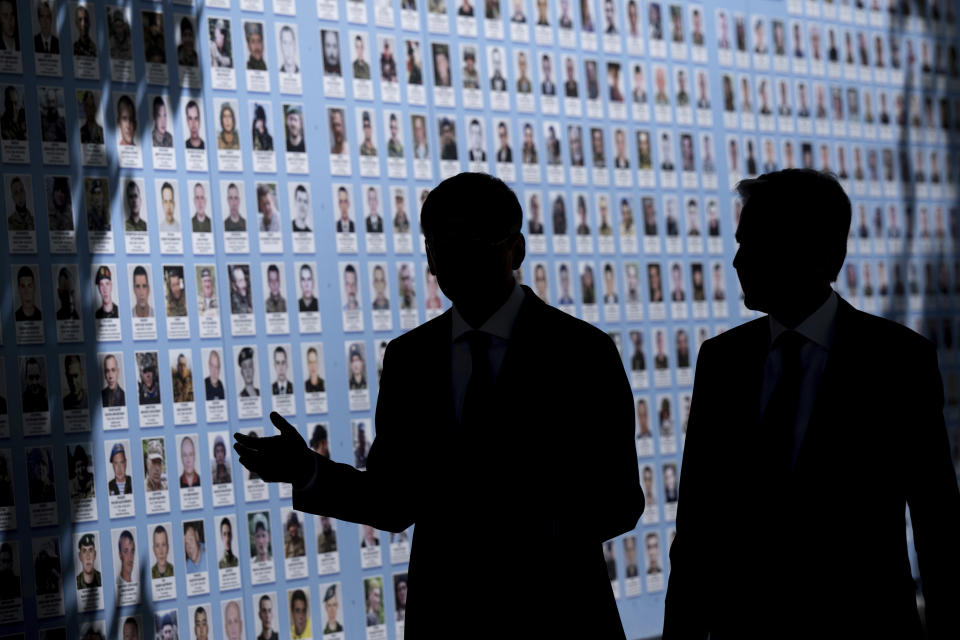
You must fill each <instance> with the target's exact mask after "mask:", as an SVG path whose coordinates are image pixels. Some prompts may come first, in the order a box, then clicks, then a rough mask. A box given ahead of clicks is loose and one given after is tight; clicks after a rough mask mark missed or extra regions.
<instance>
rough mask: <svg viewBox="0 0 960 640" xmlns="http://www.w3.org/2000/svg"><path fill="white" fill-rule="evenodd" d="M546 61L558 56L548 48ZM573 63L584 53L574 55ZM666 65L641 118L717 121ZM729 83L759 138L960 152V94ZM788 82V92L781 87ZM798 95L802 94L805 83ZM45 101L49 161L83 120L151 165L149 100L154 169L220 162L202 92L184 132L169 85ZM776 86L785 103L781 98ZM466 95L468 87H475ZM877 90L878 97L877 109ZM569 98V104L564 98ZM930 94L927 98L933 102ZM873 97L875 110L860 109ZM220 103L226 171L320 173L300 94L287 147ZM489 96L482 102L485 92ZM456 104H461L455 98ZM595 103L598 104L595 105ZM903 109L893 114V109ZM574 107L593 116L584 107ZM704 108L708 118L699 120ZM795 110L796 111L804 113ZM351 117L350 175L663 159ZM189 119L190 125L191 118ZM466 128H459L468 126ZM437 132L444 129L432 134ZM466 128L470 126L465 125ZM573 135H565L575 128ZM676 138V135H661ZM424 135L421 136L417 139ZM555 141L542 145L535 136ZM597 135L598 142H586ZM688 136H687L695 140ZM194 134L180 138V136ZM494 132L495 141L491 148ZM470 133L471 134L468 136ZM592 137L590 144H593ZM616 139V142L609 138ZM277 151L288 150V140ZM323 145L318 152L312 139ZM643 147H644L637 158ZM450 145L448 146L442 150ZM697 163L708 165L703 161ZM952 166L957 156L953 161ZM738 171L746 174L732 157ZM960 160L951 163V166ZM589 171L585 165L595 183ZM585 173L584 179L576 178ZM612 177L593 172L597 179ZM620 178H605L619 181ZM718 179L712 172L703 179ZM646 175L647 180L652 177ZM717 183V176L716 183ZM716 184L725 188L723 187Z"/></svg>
mask: <svg viewBox="0 0 960 640" xmlns="http://www.w3.org/2000/svg"><path fill="white" fill-rule="evenodd" d="M544 60H545V62H544V64H547V59H546V58H544ZM569 60H570V61H571V64H572V58H571V59H569ZM665 73H666V72H665V70H664V68H663V67H657V68H655V74H656V76H655V77H656V85H657V91H656V93H655V94H654V96H653V102H654V106H653V108H652V111H651V106H650V102H651V100H650V99H649V98H648V94H647V91H646V89H644V90H643V92H642V93H639V94H638V93H637V92H636V91H635V92H634V93H633V94H632V99H633V104H632V110H631V111H630V113H629V116H630V117H631V118H632V120H633V121H635V122H637V123H642V122H649V121H650V120H651V118H650V114H651V112H652V113H653V114H654V116H655V117H654V120H655V121H656V122H657V123H660V124H670V123H674V122H675V123H677V124H680V125H687V126H690V125H693V123H694V120H696V123H697V124H698V125H700V126H703V127H713V125H714V114H713V111H712V110H711V107H710V105H711V99H710V96H709V91H710V90H709V88H708V82H709V81H708V80H707V78H708V75H707V73H706V71H705V70H698V72H697V78H698V80H697V83H698V89H697V92H696V95H698V96H700V97H699V98H697V99H696V102H694V101H693V96H691V95H690V94H689V93H688V92H687V89H686V83H687V80H686V77H687V75H686V71H685V70H684V69H677V70H676V82H677V83H678V85H679V88H677V91H676V93H675V94H674V93H670V94H668V93H665V91H666V90H667V89H666V87H665V83H666V79H665V75H664V74H665ZM633 74H634V78H635V80H636V79H638V78H639V79H641V81H642V77H643V75H644V67H643V65H642V64H640V63H637V64H634V67H633ZM721 81H722V85H723V100H722V105H723V110H722V120H723V127H724V129H725V130H737V129H740V130H743V131H759V132H760V133H761V134H765V135H772V134H774V133H783V134H793V133H796V134H800V135H806V136H812V135H816V136H817V137H826V138H829V137H833V138H846V137H852V138H867V139H870V140H874V141H876V140H879V141H880V142H881V143H883V142H890V141H893V140H894V139H895V138H896V137H900V136H902V135H903V133H904V131H903V130H904V128H906V127H908V126H909V127H910V131H911V135H915V136H916V138H917V140H916V142H917V147H918V148H919V147H920V144H924V145H926V146H929V147H933V148H934V149H924V152H925V153H929V152H930V151H931V150H937V151H940V152H942V153H943V155H944V156H948V155H952V154H953V153H955V152H954V150H953V149H951V148H949V144H948V142H949V139H948V135H949V133H950V128H951V126H953V127H954V128H957V129H960V99H958V100H954V101H953V103H952V104H953V111H954V114H953V116H952V117H951V106H950V105H951V102H950V100H949V99H948V98H947V97H945V96H937V95H926V96H920V95H918V94H910V95H908V96H904V94H903V93H899V92H898V93H891V94H888V93H887V92H884V91H880V92H877V93H876V94H874V92H873V91H872V90H870V89H867V88H860V87H854V86H848V87H844V86H843V85H840V84H833V85H829V86H828V85H826V84H824V83H813V84H808V83H806V82H804V81H796V82H795V83H793V82H790V81H789V80H786V79H783V78H777V79H776V80H775V81H774V79H772V78H768V77H762V78H758V79H756V80H755V82H756V90H755V91H754V88H753V84H754V79H752V78H751V77H750V76H747V75H741V76H739V77H735V76H733V75H730V74H723V75H722V76H721ZM774 86H776V89H774ZM2 90H3V93H4V110H3V112H2V114H0V125H2V129H0V143H2V145H3V161H4V162H8V163H20V164H27V163H29V162H30V158H31V155H30V144H29V141H30V137H31V135H30V129H31V126H30V125H31V120H33V118H28V116H27V113H28V112H31V113H32V111H30V110H28V109H27V105H26V103H25V98H26V96H25V95H24V94H23V86H22V85H3V86H2ZM794 91H795V93H792V92H794ZM37 92H38V93H37V102H38V108H37V110H36V111H37V112H39V120H40V122H39V125H40V132H41V135H40V139H41V148H42V160H43V163H44V164H47V165H68V164H70V162H71V152H70V144H69V140H68V133H67V132H68V131H72V130H74V129H78V130H79V132H80V134H79V135H80V146H81V149H82V154H81V161H82V164H83V165H84V166H106V164H107V161H108V155H110V154H108V151H107V146H106V143H105V138H104V135H105V132H106V133H109V134H112V136H113V137H114V138H115V143H116V145H115V147H113V146H111V151H113V152H115V156H116V157H117V159H118V163H119V166H120V167H121V168H130V169H142V168H144V152H143V149H142V146H143V140H142V139H141V137H143V138H144V139H145V138H146V136H145V135H142V134H141V133H140V131H139V129H138V120H139V119H138V113H137V112H138V110H139V111H147V112H148V114H149V120H148V127H147V131H148V132H149V138H150V140H151V148H150V154H151V157H150V162H149V163H148V166H151V167H153V168H154V169H162V170H175V169H176V168H177V166H178V153H177V150H176V147H182V148H183V157H184V159H185V166H186V168H187V170H188V171H194V172H206V171H208V170H209V164H208V154H207V151H206V149H207V142H208V139H207V138H208V136H207V131H206V127H205V125H204V124H203V123H204V122H205V121H206V118H205V117H204V114H203V111H204V101H203V100H202V99H199V98H197V99H194V98H193V97H189V96H188V97H185V98H183V99H182V100H181V104H180V110H179V114H178V115H179V118H178V119H179V127H180V128H184V129H186V130H187V131H185V132H184V135H183V136H181V135H180V134H179V133H177V127H176V126H175V125H174V122H173V121H174V118H173V117H172V116H171V105H170V97H169V96H167V95H161V94H149V95H145V96H144V98H143V100H142V104H141V106H140V108H139V109H138V107H137V102H136V96H134V95H133V94H128V93H122V92H115V93H113V95H112V101H113V107H112V111H113V113H114V114H115V115H116V118H115V121H111V123H110V125H111V126H108V127H107V128H106V129H105V128H104V125H103V124H102V123H103V115H102V105H101V96H100V91H99V90H94V89H77V90H76V103H77V118H76V119H71V120H70V122H71V123H73V124H74V126H70V127H68V119H67V108H66V96H65V93H64V89H63V88H62V87H50V86H39V87H38V88H37ZM774 94H776V95H777V99H776V100H774V97H773V96H774ZM463 95H465V96H469V95H471V94H470V93H468V92H466V93H464V94H463ZM674 95H675V97H676V100H677V102H678V103H679V104H678V106H677V109H676V115H674V113H673V111H672V108H671V98H670V97H669V96H674ZM875 95H876V100H877V103H878V105H877V107H876V109H875V107H874V96H875ZM565 100H569V98H566V99H565ZM921 100H922V103H921ZM861 101H862V104H863V109H862V113H861ZM213 102H214V111H215V112H216V114H217V118H218V124H217V128H216V131H217V133H216V157H217V166H218V168H219V169H220V170H221V171H242V170H243V168H244V160H245V159H246V161H247V163H249V162H250V160H251V159H252V166H253V169H254V172H256V173H276V172H277V167H278V164H277V152H278V150H282V151H283V154H284V155H283V157H284V160H285V164H284V167H285V169H286V172H287V173H290V174H305V173H309V156H308V154H307V146H306V131H307V128H306V126H305V119H304V113H303V106H302V105H301V104H300V103H286V102H284V103H281V104H280V105H276V106H277V107H278V111H279V112H280V122H279V125H278V127H279V128H281V129H282V136H283V143H282V146H281V144H280V142H279V141H276V142H275V140H274V135H275V134H276V135H281V133H280V132H278V131H276V130H275V129H274V125H275V124H276V123H277V120H276V118H275V117H274V106H275V105H274V104H273V103H272V102H270V101H264V100H259V99H253V100H249V101H248V103H247V109H246V111H247V113H246V114H244V116H245V117H244V120H247V121H249V122H250V123H251V124H250V135H249V138H248V137H247V136H246V135H245V134H243V133H241V131H242V130H243V129H244V128H245V125H244V124H242V123H241V122H240V115H241V111H242V110H241V105H240V103H239V101H238V100H237V99H235V98H215V99H214V101H213ZM481 102H482V101H481ZM619 103H620V107H622V108H618V109H611V111H610V117H611V119H613V120H626V119H627V117H628V111H627V108H626V103H624V102H623V101H622V100H621V101H619ZM557 104H559V103H556V104H553V105H552V107H551V106H550V105H547V104H542V105H541V107H542V109H541V110H540V112H541V113H544V114H549V115H557V114H559V109H558V108H553V107H556V106H557ZM450 106H453V105H450ZM529 106H530V108H529V109H519V110H518V111H519V112H521V113H522V112H531V113H532V112H533V111H534V109H533V102H532V101H531V102H530V105H529ZM588 106H589V103H588ZM594 106H596V105H593V106H591V108H590V109H588V115H590V116H591V117H592V118H596V119H602V118H603V117H604V114H603V109H602V108H601V107H598V108H596V109H594V108H593V107H594ZM891 106H892V112H891ZM575 112H576V115H577V116H580V115H582V111H580V110H579V108H576V109H575ZM694 113H696V118H694ZM794 113H796V116H797V118H796V121H794V117H793V116H794ZM352 115H353V118H352V120H353V126H352V130H351V126H350V125H349V124H348V121H349V120H350V118H349V117H348V111H347V109H345V108H344V107H339V106H331V107H328V108H327V112H326V117H327V129H328V140H329V155H330V161H331V163H334V165H333V166H334V168H335V169H336V172H337V173H338V174H342V172H344V171H346V172H347V173H348V174H349V173H350V172H352V166H351V161H350V158H351V156H352V155H356V156H357V158H358V164H359V169H360V174H361V175H363V176H380V175H381V162H380V159H381V158H385V159H386V165H387V175H388V176H389V177H393V178H406V177H407V172H408V165H407V160H408V158H409V159H411V160H412V161H413V165H414V175H415V177H417V178H418V179H429V178H430V174H431V173H432V166H431V165H432V163H431V162H430V161H431V158H433V157H436V156H438V155H439V159H440V160H441V161H442V162H443V161H446V162H449V161H457V162H460V161H461V160H463V159H465V160H467V161H468V162H469V163H470V166H471V167H482V170H487V168H488V167H489V165H490V163H489V162H488V155H489V157H490V160H491V161H492V160H494V158H495V161H496V165H497V172H498V173H503V172H505V171H508V170H509V169H508V167H509V168H512V171H510V173H513V174H514V175H515V172H516V166H515V161H514V153H513V148H514V147H522V151H521V153H518V154H516V155H517V156H518V158H519V159H521V163H522V165H523V166H524V180H525V181H530V180H531V177H529V176H528V175H527V173H529V171H530V169H528V168H527V167H528V165H537V164H539V163H538V160H537V155H538V153H541V152H542V153H543V155H544V156H545V158H546V160H547V164H548V165H556V164H562V163H563V158H562V155H567V160H568V164H569V165H570V166H571V167H583V166H590V167H592V168H594V169H595V170H596V169H611V168H613V169H618V170H619V169H630V168H631V167H632V166H635V167H636V168H637V169H639V170H641V171H643V170H645V169H651V168H653V165H654V159H653V152H654V149H653V148H652V147H653V146H654V145H653V144H651V132H650V130H649V129H647V128H643V127H640V128H634V127H630V129H631V130H630V131H628V128H627V127H626V126H624V125H617V124H607V125H604V123H602V122H596V123H584V124H581V123H579V122H573V123H568V124H566V126H565V128H564V125H563V124H562V123H561V122H558V121H549V120H548V121H546V122H543V123H540V125H539V126H535V124H534V123H533V122H532V121H530V120H526V119H523V118H521V122H520V123H519V124H518V125H517V126H516V127H514V125H513V122H511V119H510V118H507V117H497V116H491V117H485V116H482V115H479V114H477V115H470V114H467V115H463V116H461V118H462V126H460V125H461V122H458V120H459V119H460V118H458V117H457V116H454V115H452V114H438V115H437V116H436V119H435V122H434V123H429V122H428V116H427V115H426V114H422V113H411V114H409V115H405V114H403V113H402V112H401V111H399V110H397V109H390V108H380V107H364V106H360V107H356V108H355V109H354V110H353V114H352ZM184 124H185V125H186V126H185V127H184ZM458 130H459V131H460V133H459V134H458ZM434 132H435V137H434V135H433V134H434ZM464 132H465V135H464ZM564 132H565V135H564ZM664 135H667V136H669V139H668V140H667V144H666V145H665V144H664V141H663V140H662V138H663V136H664ZM674 135H675V134H674V132H673V131H671V130H667V129H663V130H661V131H657V132H656V138H657V140H656V143H657V145H658V149H657V150H662V149H664V147H665V146H666V147H667V148H668V149H669V152H668V153H669V156H668V157H667V158H657V160H656V163H657V164H658V165H659V166H660V168H661V169H662V170H663V171H671V170H673V169H672V168H668V167H667V166H666V165H667V164H670V165H672V163H673V161H674V158H678V154H677V148H676V144H677V143H676V142H674ZM411 136H412V138H411ZM538 137H540V138H544V141H543V142H542V143H538V141H537V138H538ZM587 138H589V140H587ZM685 138H689V140H687V141H686V146H685V140H684V139H685ZM695 138H699V143H700V144H699V147H700V149H699V156H700V160H699V162H697V161H696V160H695V158H694V156H695V147H696V146H697V145H696V144H695V143H696V142H697V140H695ZM564 139H566V140H567V141H568V145H569V147H570V148H569V153H568V154H561V150H560V146H561V143H562V141H563V140H564ZM180 140H183V142H182V143H179V142H175V141H180ZM678 140H679V143H680V154H679V159H681V160H682V161H683V162H684V167H685V168H684V170H685V171H698V170H699V171H703V172H705V173H713V172H715V171H716V167H715V164H714V161H713V159H714V157H715V149H714V148H713V147H714V144H713V137H712V134H711V132H696V131H687V132H681V134H680V135H679V136H678ZM491 141H493V142H492V144H491ZM464 143H465V144H464ZM587 143H589V145H590V148H589V153H588V152H587V150H586V147H587ZM611 146H612V148H611ZM278 147H279V149H278ZM458 147H466V149H467V153H462V152H461V151H460V149H459V148H458ZM311 148H313V147H312V146H311ZM634 148H635V150H636V155H635V157H632V156H634V154H633V151H634ZM438 150H439V154H438V153H437V151H438ZM934 164H936V165H937V166H936V167H931V171H932V172H933V171H934V170H935V171H936V172H940V169H941V168H940V166H939V162H936V163H934ZM694 165H697V166H696V168H694ZM950 166H951V165H950V164H949V163H947V167H950ZM728 170H729V171H731V172H733V171H735V170H736V169H735V167H734V166H730V167H728ZM950 171H951V170H950V169H949V168H948V169H947V172H950ZM625 173H627V174H628V175H626V176H620V175H618V176H617V183H618V184H620V183H621V182H623V180H624V178H626V179H627V180H628V182H627V185H629V184H632V179H631V178H630V177H629V172H625ZM585 178H586V175H585V174H584V180H585ZM505 179H508V180H514V179H516V178H515V177H510V176H506V177H505ZM572 179H573V180H574V181H576V179H577V178H576V176H573V178H572ZM599 180H604V178H595V179H594V182H597V181H599ZM609 180H610V178H609V175H608V174H607V175H606V176H605V181H606V183H609ZM705 182H706V181H705ZM642 183H643V180H641V184H642ZM705 186H707V187H708V186H710V185H707V184H705ZM713 188H716V185H715V184H714V185H713Z"/></svg>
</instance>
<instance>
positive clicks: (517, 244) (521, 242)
mask: <svg viewBox="0 0 960 640" xmlns="http://www.w3.org/2000/svg"><path fill="white" fill-rule="evenodd" d="M512 254H513V261H512V263H511V265H510V266H511V268H512V269H513V270H514V271H516V270H517V269H519V268H520V265H521V263H523V259H524V258H525V257H526V255H527V242H526V240H525V239H524V237H523V234H522V233H520V234H517V239H516V240H514V242H513V251H512Z"/></svg>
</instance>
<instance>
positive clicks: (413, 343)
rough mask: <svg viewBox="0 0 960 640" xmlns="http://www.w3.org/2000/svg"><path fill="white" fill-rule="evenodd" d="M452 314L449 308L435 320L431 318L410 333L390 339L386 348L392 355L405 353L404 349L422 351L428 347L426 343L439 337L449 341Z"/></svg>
mask: <svg viewBox="0 0 960 640" xmlns="http://www.w3.org/2000/svg"><path fill="white" fill-rule="evenodd" d="M452 313H453V308H452V307H451V308H449V309H447V310H446V311H444V312H443V313H441V314H440V315H438V316H436V317H435V318H431V319H430V320H427V321H426V322H424V323H423V324H421V325H419V326H417V327H414V328H413V329H411V330H410V331H407V332H406V333H404V334H402V335H399V336H397V337H396V338H392V339H391V340H390V342H389V343H388V345H387V346H388V348H389V349H390V351H391V352H393V353H396V352H397V351H405V350H406V349H423V348H426V347H427V346H428V345H427V343H430V342H433V341H435V340H438V339H440V336H441V335H442V336H443V339H445V340H447V341H449V340H450V318H451V314H452ZM444 327H446V329H447V332H446V333H444V332H443V328H444Z"/></svg>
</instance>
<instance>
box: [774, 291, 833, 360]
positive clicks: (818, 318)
mask: <svg viewBox="0 0 960 640" xmlns="http://www.w3.org/2000/svg"><path fill="white" fill-rule="evenodd" d="M838 306H839V302H838V298H837V292H836V291H830V295H829V296H827V299H826V300H825V301H824V302H823V304H821V305H820V306H819V307H818V308H817V310H816V311H814V312H813V313H811V314H810V315H809V316H807V317H806V318H805V319H804V320H803V322H801V323H800V324H798V325H797V327H796V329H794V330H795V331H796V332H797V333H799V334H800V335H802V336H803V337H804V338H807V339H808V340H810V341H811V342H816V343H817V344H818V345H820V346H821V347H823V348H825V349H829V348H830V346H831V345H832V344H833V333H834V324H835V320H836V317H837V307H838ZM768 317H769V318H770V344H771V345H772V344H773V343H774V342H775V341H776V339H777V338H778V337H779V336H780V334H781V333H783V332H784V331H786V330H787V327H785V326H784V325H782V324H781V323H780V322H778V321H777V319H776V318H774V317H773V316H768Z"/></svg>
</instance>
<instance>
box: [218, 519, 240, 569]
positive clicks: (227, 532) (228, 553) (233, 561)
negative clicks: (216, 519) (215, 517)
mask: <svg viewBox="0 0 960 640" xmlns="http://www.w3.org/2000/svg"><path fill="white" fill-rule="evenodd" d="M220 544H221V547H222V549H223V551H222V553H221V554H220V560H219V561H218V562H217V566H218V567H219V568H220V569H229V568H231V567H236V566H238V565H239V564H240V559H239V558H237V556H236V555H234V553H233V524H231V522H230V518H228V517H226V516H224V517H222V518H221V519H220Z"/></svg>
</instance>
